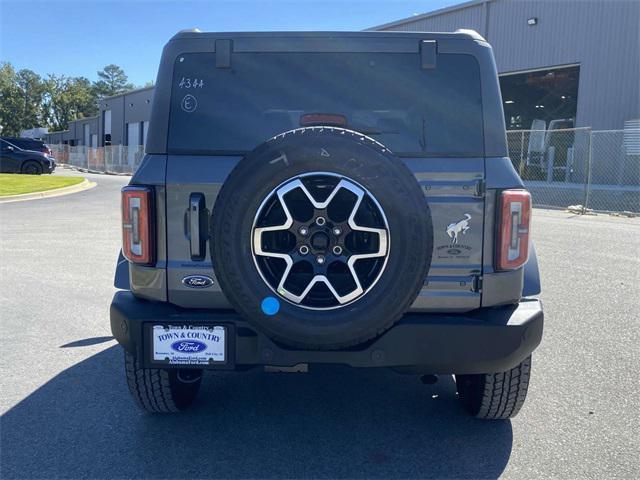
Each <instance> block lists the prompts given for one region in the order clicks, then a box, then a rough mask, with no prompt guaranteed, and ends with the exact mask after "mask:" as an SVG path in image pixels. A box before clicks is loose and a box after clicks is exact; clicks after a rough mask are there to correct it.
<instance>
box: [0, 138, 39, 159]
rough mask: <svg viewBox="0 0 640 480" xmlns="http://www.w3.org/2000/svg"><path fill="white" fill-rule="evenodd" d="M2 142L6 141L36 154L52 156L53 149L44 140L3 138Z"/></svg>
mask: <svg viewBox="0 0 640 480" xmlns="http://www.w3.org/2000/svg"><path fill="white" fill-rule="evenodd" d="M2 140H6V141H7V142H9V143H11V144H12V145H15V146H16V147H18V148H21V149H23V150H32V151H34V152H41V153H45V154H47V155H49V156H51V149H50V148H49V146H48V145H47V144H46V143H44V142H43V141H42V140H38V139H35V138H23V137H2Z"/></svg>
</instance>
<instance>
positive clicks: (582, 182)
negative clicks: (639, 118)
mask: <svg viewBox="0 0 640 480" xmlns="http://www.w3.org/2000/svg"><path fill="white" fill-rule="evenodd" d="M507 144H508V148H509V156H510V158H511V161H512V162H513V166H514V167H515V169H516V170H517V171H518V173H519V174H520V177H522V179H523V181H524V183H525V185H526V186H527V188H528V189H529V191H530V192H531V195H532V197H533V203H534V205H535V206H538V207H556V208H558V207H559V208H568V207H573V208H572V210H577V211H586V210H588V209H591V210H595V211H609V212H630V213H634V214H638V213H640V129H626V130H606V131H595V130H591V129H590V128H575V129H567V130H510V131H508V132H507Z"/></svg>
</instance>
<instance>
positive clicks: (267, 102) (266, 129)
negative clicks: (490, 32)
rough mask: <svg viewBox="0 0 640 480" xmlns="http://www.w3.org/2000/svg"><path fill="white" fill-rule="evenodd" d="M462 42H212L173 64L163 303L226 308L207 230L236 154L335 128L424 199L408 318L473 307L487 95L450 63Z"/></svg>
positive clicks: (479, 259)
mask: <svg viewBox="0 0 640 480" xmlns="http://www.w3.org/2000/svg"><path fill="white" fill-rule="evenodd" d="M254 35H255V34H254ZM196 37H197V34H194V38H196ZM382 38H384V42H381V41H380V39H382ZM176 42H178V41H177V40H176ZM185 42H186V40H185ZM460 42H466V43H473V42H474V41H473V40H471V39H461V38H460V37H456V38H452V37H451V36H450V37H447V36H446V35H439V36H434V37H433V38H430V37H429V36H428V35H423V36H422V37H421V36H418V35H406V36H398V35H395V36H389V37H387V36H382V37H381V36H379V35H372V36H369V37H367V36H364V34H363V36H354V35H353V34H351V35H350V36H347V37H345V38H341V37H340V35H339V34H336V36H324V37H317V38H316V37H311V38H309V37H304V36H300V35H293V36H291V38H283V37H278V36H267V37H264V36H256V37H250V36H248V37H240V38H233V39H231V38H221V39H215V41H213V40H212V39H209V41H208V42H207V45H210V46H213V45H215V51H202V50H200V51H185V52H184V53H180V54H178V55H176V57H175V62H174V63H173V65H172V66H171V68H172V78H173V81H172V84H171V89H170V92H171V93H170V99H171V101H170V111H169V118H170V120H169V125H168V129H167V132H166V135H167V165H166V167H167V168H166V228H167V260H168V261H167V289H168V300H169V301H170V302H171V303H174V304H176V305H180V306H184V307H209V308H230V306H229V304H228V302H227V301H226V298H225V296H224V294H223V293H222V291H221V290H220V288H219V284H218V282H217V280H216V278H215V265H212V264H211V257H210V253H209V244H208V238H209V233H210V232H209V230H208V223H209V222H208V218H209V215H210V212H211V210H212V207H213V204H214V202H215V198H216V195H217V193H218V191H219V189H220V187H221V185H222V183H223V182H224V180H225V178H226V176H227V175H228V174H229V172H230V171H231V170H232V169H233V167H234V166H235V165H236V164H237V162H238V161H239V160H240V159H241V158H242V157H243V155H245V154H246V153H248V152H249V151H251V150H253V149H254V148H255V147H256V146H258V145H259V144H261V143H262V142H264V141H265V140H267V139H268V138H270V137H272V136H274V135H277V134H279V133H282V132H284V131H287V130H291V129H294V128H298V127H300V126H301V125H304V122H305V121H306V120H307V119H309V118H310V117H311V118H312V117H313V115H320V117H321V118H324V119H325V120H326V119H327V118H329V119H333V121H336V120H335V119H336V118H338V119H340V118H343V119H344V125H341V126H344V127H346V128H350V129H353V130H356V131H358V132H361V133H363V134H366V135H368V136H371V137H372V138H374V139H375V140H377V141H379V142H380V143H382V144H384V145H385V146H387V147H388V148H389V149H390V150H392V151H393V152H394V153H395V154H396V155H398V156H399V157H400V158H402V159H403V160H404V162H405V163H406V165H407V166H408V167H409V168H410V169H411V170H412V171H413V172H414V174H415V176H416V179H417V180H418V182H419V183H420V185H421V186H422V187H423V189H424V193H425V197H426V199H427V200H428V201H429V203H430V207H431V212H432V216H433V225H434V247H433V248H434V250H433V260H432V266H431V270H430V273H429V276H428V278H427V279H425V285H424V288H423V289H422V291H421V293H420V295H419V296H418V298H417V299H416V301H415V302H414V305H413V307H412V309H413V310H415V311H466V310H471V309H474V308H477V307H479V306H480V305H481V288H480V287H481V277H482V272H483V246H484V245H483V232H484V230H485V132H484V123H483V105H482V98H483V92H482V86H481V81H480V77H481V73H480V66H479V63H478V61H477V59H476V57H475V56H473V55H470V54H460V53H446V52H447V50H452V51H454V50H455V49H456V45H458V44H460ZM191 43H193V42H191ZM185 44H186V43H185ZM485 45H486V44H485ZM186 50H188V49H186ZM191 50H194V49H191ZM195 50H199V49H195ZM209 50H211V49H209ZM159 80H160V76H159ZM159 86H160V85H159ZM327 115H328V116H329V117H327ZM503 135H504V131H503ZM212 234H213V235H215V232H212ZM489 235H490V234H489ZM490 240H491V241H492V240H493V239H492V238H491V239H490ZM247 254H250V252H247ZM486 261H488V262H489V263H491V262H492V259H485V263H486ZM193 275H206V276H210V277H212V278H213V285H211V286H208V287H207V288H197V287H198V286H197V285H190V284H189V282H188V281H185V279H186V278H189V277H190V276H193ZM194 287H195V288H194Z"/></svg>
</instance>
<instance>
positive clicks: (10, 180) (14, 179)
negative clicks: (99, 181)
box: [0, 173, 84, 197]
mask: <svg viewBox="0 0 640 480" xmlns="http://www.w3.org/2000/svg"><path fill="white" fill-rule="evenodd" d="M83 181H84V178H83V177H54V176H52V175H17V174H11V173H2V174H0V197H6V196H7V195H20V194H23V193H33V192H43V191H45V190H53V189H55V188H62V187H69V186H71V185H76V184H78V183H81V182H83Z"/></svg>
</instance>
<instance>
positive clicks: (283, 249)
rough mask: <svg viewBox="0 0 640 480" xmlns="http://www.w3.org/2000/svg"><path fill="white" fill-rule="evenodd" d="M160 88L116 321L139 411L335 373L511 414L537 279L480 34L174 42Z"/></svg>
mask: <svg viewBox="0 0 640 480" xmlns="http://www.w3.org/2000/svg"><path fill="white" fill-rule="evenodd" d="M156 85H157V86H156V90H155V96H154V99H153V108H152V117H151V121H150V129H149V133H148V140H147V144H146V155H145V157H144V160H143V161H142V164H141V165H140V168H139V169H138V170H137V172H136V173H135V174H134V175H133V177H132V179H131V182H130V184H129V185H128V186H127V187H125V188H124V189H123V190H122V227H123V245H122V254H121V256H120V259H119V261H118V265H117V269H116V278H115V285H116V287H117V288H118V289H119V291H118V292H117V293H116V294H115V297H114V298H113V302H112V305H111V329H112V331H113V334H114V336H115V338H116V339H117V340H118V342H119V343H120V344H121V345H122V347H123V348H124V355H125V371H126V379H127V382H128V385H129V388H130V390H131V393H132V395H133V397H134V398H135V399H136V400H137V402H138V404H139V405H140V406H141V407H142V408H143V409H145V410H147V411H149V412H174V411H179V410H182V409H184V408H186V407H187V406H188V405H189V404H190V403H191V402H192V401H193V400H194V398H195V396H196V394H197V392H198V389H199V386H200V382H201V379H202V375H203V374H204V372H206V371H211V372H216V371H228V370H247V369H249V368H255V367H258V368H264V367H268V369H269V370H280V371H287V370H306V369H307V368H308V367H309V366H310V365H311V366H313V365H314V364H326V363H334V364H344V365H350V366H352V367H363V368H364V367H367V368H383V367H386V368H392V369H394V370H397V371H399V372H404V373H413V374H416V375H438V374H439V375H454V376H455V380H456V384H457V388H458V393H459V398H460V400H461V401H462V404H463V405H464V406H465V408H466V409H467V410H468V411H469V412H470V413H471V414H472V415H474V416H476V417H479V418H487V419H504V418H509V417H512V416H514V415H515V414H516V413H517V412H518V411H519V409H520V407H521V406H522V404H523V402H524V399H525V396H526V393H527V387H528V382H529V376H530V368H531V353H532V351H533V350H534V349H535V348H536V347H537V346H538V344H539V343H540V341H541V338H542V328H543V313H542V307H541V303H540V302H539V300H537V299H536V298H534V296H535V295H537V294H538V293H540V282H539V275H538V267H537V262H536V257H535V252H534V251H533V248H532V246H531V244H530V233H529V232H530V230H529V229H530V221H531V199H530V195H529V193H528V192H527V191H526V190H525V189H524V186H523V183H522V181H521V179H520V178H519V177H518V175H517V173H516V172H515V170H514V169H513V167H512V164H511V162H510V160H509V158H508V153H507V145H506V140H505V124H504V117H503V111H502V103H501V98H500V88H499V84H498V76H497V73H496V67H495V62H494V58H493V53H492V50H491V47H490V46H489V44H488V43H487V42H486V41H485V40H484V39H483V38H482V37H481V36H479V35H478V34H477V33H475V32H472V31H459V32H456V33H407V32H354V33H345V32H340V33H332V32H313V33H302V32H296V33H201V32H199V31H197V30H193V31H184V32H180V33H178V34H177V35H176V36H175V37H173V38H172V39H171V40H170V41H169V43H168V44H167V45H166V46H165V48H164V51H163V54H162V60H161V64H160V69H159V72H158V77H157V83H156Z"/></svg>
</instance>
